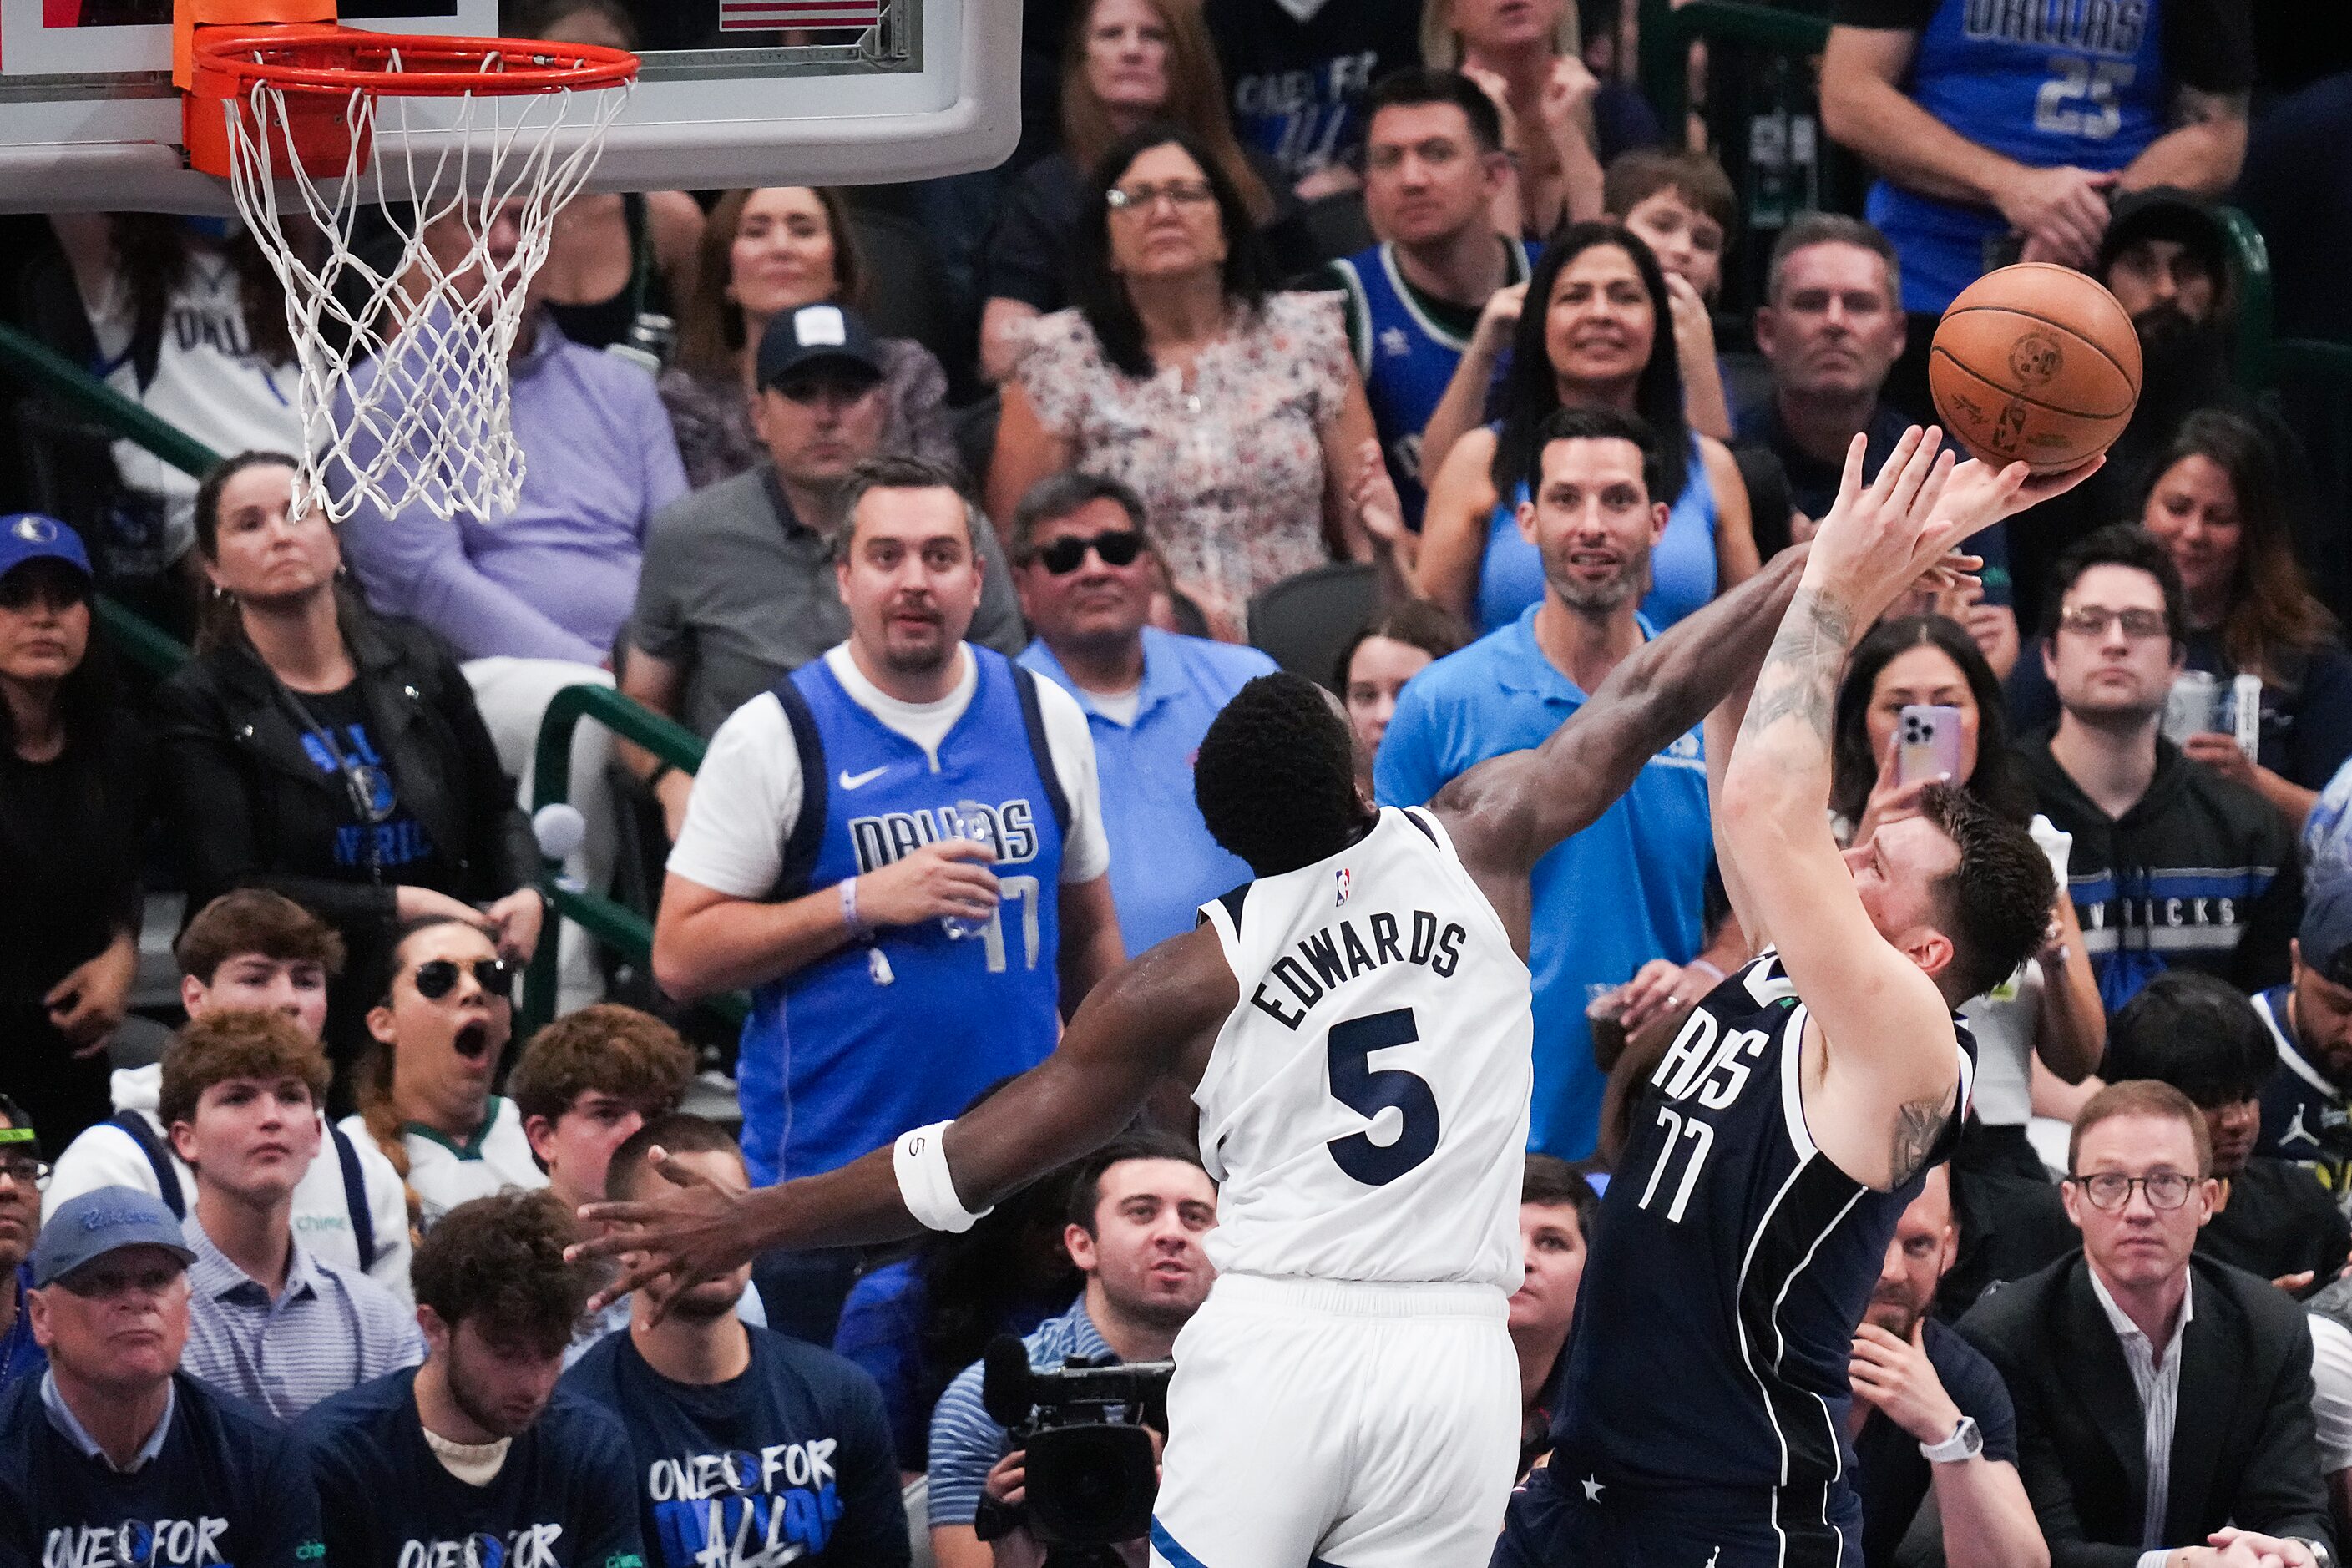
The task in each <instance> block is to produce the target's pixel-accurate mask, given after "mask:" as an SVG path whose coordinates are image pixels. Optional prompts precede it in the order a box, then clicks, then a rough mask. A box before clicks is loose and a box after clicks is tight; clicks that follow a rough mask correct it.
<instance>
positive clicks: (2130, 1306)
mask: <svg viewBox="0 0 2352 1568" xmlns="http://www.w3.org/2000/svg"><path fill="white" fill-rule="evenodd" d="M2067 1166H2068V1169H2069V1171H2070V1172H2071V1174H2069V1175H2068V1176H2067V1177H2066V1182H2065V1187H2064V1191H2063V1195H2064V1198H2065V1203H2066V1214H2067V1217H2068V1218H2070V1219H2072V1220H2073V1221H2074V1224H2075V1226H2077V1227H2078V1228H2080V1229H2081V1231H2082V1233H2083V1251H2082V1253H2081V1254H2080V1255H2079V1256H2076V1257H2071V1258H2062V1259H2060V1260H2059V1261H2058V1262H2056V1263H2053V1264H2052V1265H2051V1266H2050V1267H2048V1268H2043V1269H2040V1270H2038V1271H2036V1272H2035V1273H2032V1274H2029V1275H2027V1276H2026V1277H2025V1278H2024V1279H2020V1280H2018V1281H2017V1282H2016V1283H2014V1284H2012V1285H2009V1286H2006V1287H2003V1288H2002V1289H1999V1290H1996V1291H1993V1292H1990V1293H1989V1294H1987V1295H1986V1296H1985V1297H1984V1298H1983V1299H1982V1300H1979V1302H1978V1303H1977V1305H1976V1306H1975V1307H1974V1308H1973V1309H1972V1310H1970V1311H1969V1315H1968V1316H1967V1317H1965V1318H1963V1319H1962V1320H1961V1321H1960V1332H1961V1333H1963V1334H1965V1335H1966V1336H1967V1337H1968V1339H1969V1342H1970V1343H1971V1344H1973V1345H1975V1346H1976V1347H1977V1349H1979V1350H1980V1351H1982V1352H1984V1353H1985V1356H1986V1358H1987V1359H1988V1360H1990V1362H1991V1363H1993V1365H1994V1366H1995V1367H1996V1368H1997V1369H1999V1371H2000V1374H2001V1377H2002V1380H2003V1381H2004V1382H2005V1383H2006V1384H2008V1386H2009V1394H2010V1398H2011V1402H2012V1403H2013V1404H2014V1405H2015V1406H2016V1410H2017V1443H2018V1456H2019V1457H2018V1470H2019V1473H2020V1474H2021V1476H2022V1477H2023V1478H2024V1481H2025V1489H2026V1493H2027V1495H2028V1496H2029V1497H2031V1498H2032V1500H2033V1511H2034V1514H2035V1516H2036V1517H2037V1518H2038V1519H2039V1520H2040V1521H2041V1524H2042V1535H2043V1537H2044V1538H2045V1539H2046V1540H2047V1541H2048V1542H2049V1543H2050V1560H2051V1562H2052V1563H2053V1565H2054V1568H2333V1563H2334V1556H2333V1545H2332V1542H2333V1532H2334V1525H2333V1523H2332V1521H2330V1519H2329V1516H2328V1508H2327V1496H2326V1491H2325V1490H2324V1489H2323V1488H2322V1487H2321V1484H2320V1479H2319V1468H2318V1457H2317V1456H2318V1442H2317V1436H2316V1434H2315V1430H2314V1424H2313V1416H2312V1384H2311V1357H2312V1349H2311V1343H2312V1342H2311V1332H2310V1330H2309V1329H2308V1328H2307V1327H2306V1326H2305V1321H2304V1315H2303V1310H2302V1309H2301V1308H2300V1307H2299V1306H2298V1305H2296V1303H2295V1301H2294V1298H2292V1297H2290V1296H2288V1295H2287V1294H2286V1293H2285V1292H2284V1291H2283V1290H2280V1289H2276V1288H2275V1287H2273V1285H2272V1284H2271V1283H2270V1282H2269V1281H2268V1280H2266V1279H2262V1278H2260V1277H2259V1276H2256V1275H2252V1274H2249V1273H2246V1272H2245V1271H2244V1270H2242V1269H2238V1268H2231V1267H2230V1266H2228V1265H2227V1264H2224V1263H2219V1262H2216V1261H2214V1260H2213V1259H2212V1258H2210V1257H2209V1256H2207V1255H2206V1254H2204V1253H2202V1252H2198V1251H2196V1250H2195V1248H2196V1242H2197V1234H2198V1231H2199V1230H2200V1228H2201V1227H2202V1226H2204V1224H2205V1222H2206V1221H2207V1220H2208V1219H2209V1218H2210V1217H2211V1215H2212V1211H2213V1206H2214V1203H2215V1200H2216V1198H2217V1196H2218V1194H2219V1185H2220V1184H2218V1183H2216V1182H2215V1181H2214V1180H2213V1178H2212V1169H2213V1156H2212V1148H2211V1145H2210V1142H2208V1134H2207V1131H2206V1128H2205V1120H2204V1118H2203V1117H2202V1116H2201V1115H2200V1114H2199V1112H2198V1110H2197V1107H2196V1105H2195V1104H2194V1103H2193V1102H2191V1101H2190V1100H2189V1097H2188V1096H2186V1095H2184V1094H2182V1093H2181V1092H2180V1091H2179V1089H2174V1088H2172V1087H2171V1086H2170V1085H2168V1084H2162V1083H2157V1082H2153V1081H2150V1080H2147V1079H2134V1080H2127V1081H2126V1082H2122V1083H2116V1084H2110V1085H2109V1086H2108V1087H2107V1088H2105V1089H2102V1090H2100V1091H2099V1092H2098V1093H2097V1094H2096V1095H2095V1096H2093V1097H2092V1099H2091V1100H2090V1102H2089V1103H2088V1104H2086V1105H2084V1107H2083V1110H2082V1111H2081V1113H2080V1114H2079V1115H2078V1116H2076V1118H2075V1120H2074V1139H2073V1144H2072V1147H2071V1148H2070V1149H2069V1151H2068V1157H2067Z"/></svg>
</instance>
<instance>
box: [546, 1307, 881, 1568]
mask: <svg viewBox="0 0 2352 1568" xmlns="http://www.w3.org/2000/svg"><path fill="white" fill-rule="evenodd" d="M746 1332H747V1333H749V1334H750V1335H751V1365H750V1366H749V1367H747V1368H745V1369H744V1372H743V1373H742V1375H741V1376H740V1377H735V1378H731V1379H730V1380H729V1381H727V1382H725V1383H717V1384H707V1385H704V1384H685V1383H673V1382H671V1381H670V1380H669V1379H668V1378H666V1377H664V1376H662V1375H661V1374H660V1373H657V1372H656V1371H655V1370H654V1369H653V1368H652V1367H651V1366H648V1365H647V1364H646V1358H645V1357H644V1356H643V1355H641V1354H639V1353H638V1352H637V1347H636V1345H635V1343H634V1342H632V1341H631V1340H630V1338H629V1331H628V1330H626V1329H623V1330H621V1331H618V1332H616V1333H612V1334H607V1335H606V1336H605V1337H604V1339H602V1340H600V1341H598V1342H597V1343H596V1347H595V1348H594V1349H593V1350H592V1351H590V1352H588V1353H587V1354H586V1355H584V1356H583V1357H582V1358H581V1359H580V1364H578V1365H577V1366H575V1367H573V1368H572V1370H571V1371H570V1372H568V1373H564V1374H563V1387H564V1389H565V1391H566V1392H568V1393H572V1394H578V1395H579V1396H580V1397H581V1398H583V1399H585V1400H587V1401H589V1402H590V1403H591V1404H594V1405H602V1406H604V1409H606V1410H608V1411H610V1412H611V1413H612V1415H614V1418H615V1419H617V1420H618V1421H619V1422H620V1424H621V1426H622V1427H623V1429H624V1430H625V1431H626V1432H627V1433H628V1437H629V1448H630V1452H631V1454H632V1456H633V1458H634V1459H635V1466H636V1476H637V1493H636V1498H637V1510H638V1521H639V1527H640V1530H641V1531H642V1533H643V1535H644V1537H645V1544H646V1563H648V1564H649V1568H769V1565H771V1564H776V1563H812V1564H818V1563H835V1564H849V1563H854V1564H857V1565H858V1568H884V1565H887V1564H890V1563H906V1562H907V1561H908V1555H909V1552H908V1539H907V1512H906V1509H905V1507H904V1506H903V1505H902V1504H901V1503H900V1501H899V1499H898V1461H897V1460H896V1459H895V1458H892V1456H891V1452H890V1435H889V1432H888V1430H887V1423H886V1421H885V1419H884V1416H883V1414H882V1395H881V1394H880V1393H879V1392H877V1390H876V1388H875V1386H874V1380H873V1379H871V1378H869V1377H867V1376H866V1374H865V1373H862V1372H860V1371H858V1370H857V1368H856V1367H854V1366H852V1365H850V1364H849V1363H847V1362H845V1361H844V1360H842V1359H841V1358H840V1357H839V1356H837V1355H835V1354H834V1353H833V1352H831V1351H825V1350H819V1349H818V1348H817V1347H816V1346H814V1345H812V1344H804V1343H803V1342H801V1341H799V1340H795V1339H789V1338H787V1337H786V1336H784V1335H782V1334H777V1333H771V1332H769V1331H767V1330H766V1329H748V1330H746Z"/></svg>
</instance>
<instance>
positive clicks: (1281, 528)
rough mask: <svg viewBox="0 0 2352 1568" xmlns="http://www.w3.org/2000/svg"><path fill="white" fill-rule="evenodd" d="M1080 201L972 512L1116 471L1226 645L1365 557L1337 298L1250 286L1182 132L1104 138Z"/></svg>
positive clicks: (1355, 424)
mask: <svg viewBox="0 0 2352 1568" xmlns="http://www.w3.org/2000/svg"><path fill="white" fill-rule="evenodd" d="M1087 206H1088V208H1089V210H1090V214H1091V216H1089V217H1088V218H1087V222H1086V223H1085V224H1084V225H1082V226H1080V228H1079V230H1078V254H1077V268H1078V270H1077V282H1076V290H1075V292H1076V298H1077V300H1078V304H1077V305H1076V308H1074V309H1072V310H1059V311H1056V312H1055V313H1054V314H1053V315H1050V316H1046V317H1044V318H1042V319H1041V320H1039V321H1037V322H1036V324H1035V327H1034V331H1033V332H1032V333H1031V335H1030V339H1029V344H1028V348H1027V351H1026V353H1024V356H1023V358H1022V360H1021V363H1020V367H1019V370H1018V373H1017V374H1015V376H1014V377H1013V380H1012V381H1010V382H1008V383H1006V384H1005V388H1004V412H1003V418H1002V419H1001V420H1000V422H999V424H998V426H997V433H996V456H995V461H994V463H993V465H992V468H990V470H989V477H988V502H989V511H990V514H991V515H992V516H995V517H1010V516H1012V515H1013V509H1014V508H1015V507H1016V506H1018V505H1019V504H1020V500H1021V498H1022V497H1023V496H1024V495H1026V494H1028V493H1029V489H1030V487H1031V486H1033V485H1034V484H1035V483H1036V482H1037V481H1038V480H1040V479H1045V477H1046V476H1048V475H1050V474H1057V473H1061V472H1064V471H1066V470H1067V469H1070V468H1082V469H1084V470H1086V471H1087V472H1088V473H1093V474H1103V475H1106V476H1108V477H1109V478H1112V479H1120V480H1123V481H1124V482H1125V483H1126V484H1127V485H1128V486H1129V487H1130V488H1131V489H1134V490H1135V491H1136V492H1137V493H1138V494H1139V495H1140V496H1141V497H1142V498H1143V501H1144V505H1145V508H1146V513H1147V516H1148V517H1149V518H1150V527H1151V531H1152V535H1153V543H1154V544H1155V545H1156V546H1157V547H1158V549H1159V551H1160V558H1161V559H1162V560H1163V561H1164V562H1166V563H1167V565H1168V572H1169V576H1170V578H1171V581H1172V584H1173V586H1174V588H1175V590H1176V591H1177V592H1178V593H1181V594H1182V595H1185V596H1186V597H1187V598H1189V599H1191V600H1192V602H1193V603H1194V604H1195V605H1199V606H1200V608H1201V612H1202V616H1204V617H1205V618H1206V619H1207V622H1208V626H1209V631H1210V635H1212V636H1213V637H1219V638H1222V639H1223V640H1225V641H1227V642H1240V641H1242V640H1243V639H1244V635H1245V632H1246V630H1247V627H1246V625H1245V622H1246V621H1247V618H1248V611H1249V602H1250V600H1251V599H1252V598H1254V597H1255V596H1256V595H1258V594H1260V593H1262V592H1264V591H1265V589H1267V588H1270V587H1272V586H1273V585H1274V584H1276V583H1279V582H1281V581H1282V580H1283V579H1285V578H1286V577H1292V576H1296V575H1297V574H1299V573H1301V572H1304V571H1307V569H1308V568H1310V567H1314V566H1319V565H1322V564H1324V563H1326V562H1328V561H1329V560H1330V559H1331V558H1332V557H1333V555H1334V554H1335V553H1337V554H1355V555H1364V554H1368V553H1369V547H1368V546H1367V545H1366V544H1365V542H1364V535H1363V531H1362V527H1361V524H1360V521H1359V513H1360V510H1361V509H1362V506H1363V504H1364V503H1363V500H1362V499H1361V498H1360V496H1359V493H1358V492H1359V489H1360V488H1361V487H1364V486H1373V487H1377V488H1380V489H1387V486H1386V474H1387V468H1386V466H1385V464H1384V463H1382V462H1381V457H1380V450H1379V446H1378V443H1377V442H1376V441H1375V440H1374V437H1373V434H1372V413H1371V407H1370V405H1369V404H1367V403H1366V402H1365V401H1364V388H1363V384H1362V383H1361V382H1360V381H1359V380H1358V379H1357V375H1356V365H1355V361H1354V357H1353V355H1352V353H1350V352H1349V347H1348V335H1347V329H1346V327H1345V325H1344V324H1343V322H1342V319H1341V312H1340V302H1339V299H1338V298H1337V297H1336V296H1331V295H1313V294H1282V293H1270V292H1268V291H1267V289H1266V262H1265V250H1264V247H1262V245H1261V244H1260V242H1259V239H1258V237H1257V235H1256V233H1255V230H1254V228H1253V227H1252V226H1251V221H1250V216H1249V209H1248V207H1247V206H1246V205H1244V202H1243V200H1242V197H1241V194H1240V192H1239V191H1238V190H1237V189H1236V188H1235V186H1234V184H1233V182H1232V180H1231V179H1230V178H1229V177H1228V176H1227V175H1226V174H1225V172H1224V170H1223V167H1222V165H1221V164H1220V163H1218V161H1217V159H1216V157H1215V155H1214V154H1213V153H1211V152H1210V151H1209V149H1208V148H1207V147H1205V146H1204V145H1203V144H1202V142H1200V141H1199V139H1197V138H1196V137H1194V136H1193V135H1192V133H1191V132H1187V131H1182V130H1179V129H1177V128H1175V127H1173V126H1169V125H1150V126H1145V127H1144V128H1142V129H1141V130H1139V131H1136V132H1130V133H1129V134H1128V135H1126V136H1122V137H1121V138H1119V139H1118V142H1114V143H1113V144H1112V145H1111V148H1110V150H1109V151H1108V153H1105V154H1104V155H1103V158H1102V161H1101V162H1100V163H1098V164H1097V166H1096V169H1095V176H1094V180H1093V183H1092V184H1091V186H1090V188H1089V191H1088V195H1087ZM1375 470H1376V471H1375ZM1387 504H1388V506H1389V507H1391V508H1393V507H1394V505H1395V501H1394V495H1393V491H1392V490H1390V491H1389V493H1388V500H1387Z"/></svg>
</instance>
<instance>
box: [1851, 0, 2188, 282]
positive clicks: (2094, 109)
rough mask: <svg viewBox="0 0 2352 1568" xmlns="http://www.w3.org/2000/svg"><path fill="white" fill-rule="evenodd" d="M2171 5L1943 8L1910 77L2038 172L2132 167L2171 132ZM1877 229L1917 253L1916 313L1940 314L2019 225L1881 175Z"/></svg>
mask: <svg viewBox="0 0 2352 1568" xmlns="http://www.w3.org/2000/svg"><path fill="white" fill-rule="evenodd" d="M2164 5H2165V0H1943V3H1942V4H1941V5H1938V6H1937V8H1936V14H1935V15H1934V16H1932V17H1930V18H1929V19H1928V22H1927V27H1926V29H1925V30H1924V31H1922V32H1921V33H1920V35H1919V45H1918V52H1917V54H1916V56H1914V58H1913V59H1912V64H1911V72H1910V76H1909V78H1908V79H1907V80H1906V82H1905V83H1904V90H1905V91H1906V92H1907V93H1909V94H1910V96H1911V97H1912V99H1913V100H1915V101H1916V102H1917V103H1918V105H1919V107H1920V108H1922V109H1924V110H1927V112H1928V113H1929V114H1930V115H1932V116H1934V117H1935V118H1936V119H1937V120H1938V121H1941V122H1942V123H1944V124H1946V125H1948V126H1950V127H1951V128H1952V129H1953V130H1954V131H1956V132H1958V133H1959V134H1961V135H1962V136H1965V137H1967V138H1968V139H1969V141H1971V142H1976V143H1977V144H1978V145H1979V146H1981V147H1988V148H1990V149H1991V150H1992V151H1993V152H1995V153H2000V154H2001V155H2002V156H2003V157H2006V158H2011V159H2014V160H2016V161H2017V162H2018V163H2024V164H2027V165H2028V166H2030V167H2033V168H2053V167H2056V166H2058V165H2060V164H2072V165H2073V166H2074V167H2076V168H2082V169H2093V170H2099V171H2107V170H2116V169H2121V168H2122V167H2123V166H2124V165H2125V164H2126V163H2130V162H2131V161H2132V160H2133V159H2134V158H2137V157H2138V156H2139V154H2140V153H2142V152H2143V151H2144V150H2145V149H2146V148H2147V144H2148V143H2149V142H2153V141H2155V140H2156V139H2157V138H2158V136H2160V135H2162V134H2163V133H2164V131H2165V129H2166V127H2165V115H2166V113H2167V111H2168V106H2169V104H2170V101H2171V92H2172V85H2171V83H2170V82H2169V81H2168V79H2167V72H2166V70H2165V68H2164V56H2163V31H2164ZM1867 212H1868V216H1869V217H1870V221H1871V222H1872V223H1874V224H1875V225H1877V226H1878V227H1879V229H1880V231H1881V232H1883V233H1884V234H1885V236H1886V237H1887V238H1888V239H1890V240H1892V241H1894V243H1895V250H1896V251H1897V252H1899V253H1900V254H1901V256H1902V258H1903V305H1904V308H1905V309H1906V310H1916V311H1929V312H1933V311H1940V310H1943V309H1944V308H1945V307H1946V306H1948V305H1949V304H1950V303H1951V302H1952V297H1953V296H1954V295H1956V294H1958V292H1959V291H1960V290H1961V289H1965V288H1967V287H1968V286H1969V284H1970V283H1972V282H1974V281H1975V280H1976V279H1978V278H1979V277H1980V276H1981V275H1982V274H1983V273H1984V272H1985V271H1987V270H1988V268H1989V267H1990V265H1992V264H1993V263H1994V261H1995V260H1997V259H1998V258H1996V257H1995V256H1993V255H1992V254H1991V252H1990V250H1989V247H1995V248H1997V247H1999V244H2000V241H2001V240H2002V239H2003V238H2004V237H2006V236H2007V235H2008V233H2009V224H2008V221H2007V220H2006V219H2004V218H2003V217H2002V216H2000V214H1999V213H1997V212H1995V211H1993V210H1992V209H1990V208H1989V207H1976V206H1963V205H1958V204H1957V203H1952V202H1944V201H1937V200H1936V199H1934V198H1932V197H1928V196H1923V195H1918V194H1916V192H1912V191H1907V190H1905V189H1903V188H1902V187H1900V186H1898V185H1895V184H1891V183H1889V182H1887V181H1885V180H1881V181H1879V182H1878V183H1877V184H1874V185H1873V186H1872V187H1871V191H1870V201H1869V205H1868V208H1867Z"/></svg>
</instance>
